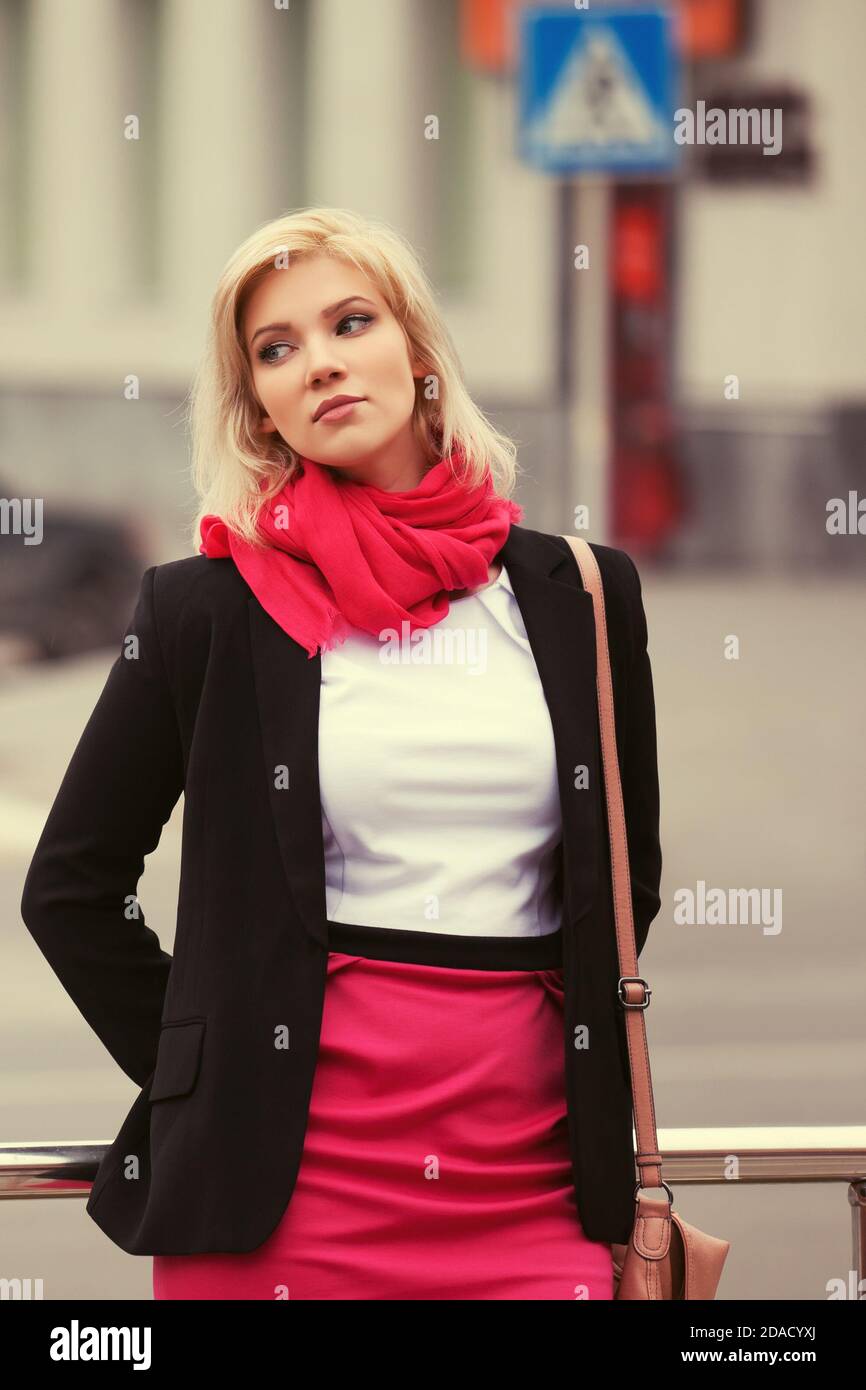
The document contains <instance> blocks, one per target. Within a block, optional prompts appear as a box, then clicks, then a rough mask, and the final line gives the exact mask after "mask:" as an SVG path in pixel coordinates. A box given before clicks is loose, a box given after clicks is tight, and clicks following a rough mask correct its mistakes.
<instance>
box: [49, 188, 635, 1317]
mask: <svg viewBox="0 0 866 1390" xmlns="http://www.w3.org/2000/svg"><path fill="white" fill-rule="evenodd" d="M192 424H193V436H194V447H195V460H194V475H195V479H196V484H197V487H198V491H199V495H200V500H201V507H200V510H199V513H198V516H197V517H196V519H195V524H194V529H193V548H194V549H195V551H196V553H195V555H193V556H191V557H190V558H187V559H181V560H177V561H174V562H172V563H169V564H163V565H157V566H153V567H152V568H150V569H149V570H147V572H146V574H145V575H144V578H143V582H142V587H141V593H140V596H139V600H138V604H137V607H136V610H135V614H134V616H133V619H132V621H131V624H130V627H129V629H128V630H127V633H126V635H125V638H124V644H123V649H122V652H121V654H120V655H119V656H118V658H117V661H116V662H115V664H114V666H113V668H112V670H111V672H110V674H109V677H108V680H107V683H106V686H105V689H104V690H103V692H102V695H101V696H100V699H99V702H98V704H97V706H96V708H95V710H94V712H93V714H92V716H91V718H90V721H89V723H88V725H87V727H86V729H85V730H84V733H83V734H82V737H81V740H80V742H79V744H78V747H77V748H76V751H75V753H74V756H73V759H72V762H71V764H70V766H69V769H68V770H67V773H66V775H65V777H64V780H63V783H62V785H61V787H60V790H59V792H58V796H57V799H56V801H55V803H54V806H53V807H52V810H51V813H50V816H49V819H48V822H47V824H46V826H45V829H44V831H43V834H42V837H41V839H40V842H39V845H38V847H37V850H36V853H35V855H34V859H33V862H32V864H31V866H30V870H29V873H28V877H27V882H26V884H25V888H24V895H23V901H22V914H23V917H24V919H25V922H26V923H27V926H28V929H29V930H30V931H31V933H32V934H33V936H34V937H35V939H36V941H37V942H38V944H39V946H40V948H41V950H42V951H43V952H44V953H45V955H46V956H47V958H48V960H49V961H50V963H51V965H52V967H53V968H54V970H55V971H56V972H57V974H58V976H59V977H60V979H61V981H62V983H63V984H64V986H65V987H66V989H67V990H68V991H69V993H70V994H71V995H72V997H73V999H74V1000H75V1002H76V1004H77V1005H78V1006H79V1008H80V1009H81V1011H82V1013H83V1014H84V1016H85V1017H86V1018H87V1020H88V1022H89V1023H90V1024H91V1026H92V1027H93V1028H94V1029H95V1031H96V1032H97V1034H98V1035H99V1037H100V1038H101V1039H102V1041H103V1042H104V1043H105V1045H106V1047H107V1048H108V1049H109V1051H110V1052H111V1054H112V1056H113V1057H114V1058H115V1059H116V1061H117V1062H118V1063H119V1065H120V1066H121V1067H123V1069H124V1070H125V1071H126V1072H127V1074H128V1075H129V1076H131V1077H132V1078H133V1079H134V1080H135V1081H136V1083H137V1084H138V1085H139V1086H140V1087H141V1092H140V1094H139V1096H138V1097H137V1099H136V1101H135V1103H134V1104H133V1106H132V1108H131V1110H130V1112H129V1114H128V1115H127V1117H126V1119H125V1121H124V1123H123V1125H122V1127H121V1129H120V1132H119V1134H118V1136H117V1138H116V1140H115V1142H114V1144H113V1145H112V1146H111V1147H110V1149H109V1150H108V1152H107V1154H106V1155H105V1157H104V1159H103V1161H102V1163H101V1165H100V1168H99V1171H98V1174H97V1176H96V1180H95V1182H94V1184H93V1189H92V1192H91V1195H90V1198H89V1201H88V1204H87V1211H88V1213H89V1214H90V1215H91V1216H92V1217H93V1219H94V1220H95V1221H96V1222H97V1224H98V1225H99V1226H100V1227H101V1228H102V1229H103V1230H104V1231H105V1232H106V1233H107V1234H108V1235H109V1236H110V1237H111V1239H112V1240H113V1241H115V1242H116V1243H117V1244H118V1245H119V1246H120V1247H121V1248H122V1249H124V1250H127V1251H129V1252H131V1253H134V1254H149V1255H153V1256H154V1267H153V1273H154V1292H155V1296H156V1297H157V1298H166V1299H188V1298H239V1299H251V1298H262V1299H277V1298H286V1297H288V1298H295V1299H481V1298H484V1299H517V1298H520V1299H575V1298H592V1299H610V1298H612V1296H613V1272H612V1253H611V1244H612V1243H615V1242H616V1243H619V1242H625V1241H626V1240H627V1239H628V1235H629V1231H630V1229H631V1224H632V1219H633V1211H634V1207H633V1199H634V1188H635V1169H634V1153H633V1144H632V1132H631V1094H630V1078H629V1064H628V1056H627V1050H626V1041H625V1028H624V1023H623V1017H622V1011H621V1006H620V1005H619V1002H618V992H617V980H618V975H619V971H618V962H617V954H616V940H615V933H614V924H613V916H612V903H611V884H610V863H609V857H608V856H609V849H608V839H607V827H606V820H605V810H604V797H603V778H602V768H601V763H600V750H599V743H598V709H597V704H596V671H595V632H594V619H593V604H592V599H591V597H590V595H589V594H588V593H587V592H586V591H585V590H584V589H583V586H582V582H581V578H580V572H579V570H578V567H577V565H576V563H575V560H574V557H573V555H572V553H571V551H570V549H569V546H568V544H567V542H566V541H565V540H564V539H563V538H562V537H558V536H553V535H545V534H542V533H540V532H537V531H532V530H529V529H526V528H524V527H522V526H520V525H519V524H518V523H519V521H520V519H521V516H522V513H521V511H520V509H519V508H518V507H517V505H516V504H515V503H514V502H513V501H511V500H510V499H509V493H510V492H511V491H512V489H513V485H514V481H515V474H516V461H515V450H514V446H513V444H511V443H510V442H509V441H508V440H506V439H505V438H503V437H502V436H501V435H500V434H498V433H497V432H496V431H495V430H494V429H493V428H492V427H491V425H490V424H489V423H488V422H487V420H486V419H485V418H484V417H483V415H482V414H481V413H480V411H479V410H478V409H477V407H476V406H475V405H474V404H473V402H472V401H471V399H470V397H469V396H468V394H467V392H466V389H465V387H464V384H463V381H462V376H461V372H460V368H459V365H458V361H457V357H456V354H455V352H454V348H453V346H452V344H451V341H450V339H449V336H448V333H447V331H446V329H445V327H444V325H443V323H442V321H441V318H440V315H439V313H438V310H437V307H436V303H435V299H434V295H433V292H432V290H431V287H430V285H429V284H428V282H427V280H426V278H425V275H424V273H423V271H422V269H421V267H420V266H419V264H418V261H417V259H416V257H415V256H414V254H413V252H412V250H411V248H410V247H409V246H407V245H406V243H405V242H404V240H403V239H402V238H401V237H399V236H398V235H397V234H396V233H394V232H393V231H392V230H391V229H389V228H387V227H385V226H382V225H381V224H377V223H374V222H370V221H367V220H365V219H363V218H361V217H359V216H356V215H354V214H350V213H348V212H342V211H336V210H330V209H323V210H308V211H305V212H301V213H298V214H295V215H292V216H287V217H283V218H280V219H278V220H277V221H275V222H273V223H270V224H269V225H267V226H265V227H263V228H262V229H261V230H259V231H258V232H256V233H255V234H254V235H253V236H252V237H250V238H249V240H248V241H247V242H246V243H245V244H244V245H243V246H241V247H240V249H239V250H238V251H237V252H236V253H235V255H234V256H233V257H232V259H231V260H230V262H229V264H228V266H227V267H226V269H225V271H224V273H223V276H222V278H221V280H220V282H219V285H218V287H217V290H216V294H215V297H214V303H213V313H212V324H211V333H210V340H209V345H208V349H207V353H206V356H205V359H204V362H203V365H202V367H201V370H200V373H199V376H198V379H197V381H196V385H195V390H194V395H193V410H192ZM593 551H594V554H595V556H596V558H597V560H598V563H599V567H600V570H601V573H602V581H603V587H604V594H605V608H606V614H607V623H608V631H609V641H610V647H611V661H612V667H613V684H614V694H615V702H616V717H617V733H618V740H619V743H620V750H619V751H620V761H621V775H622V784H623V797H624V804H625V811H626V820H627V834H628V844H629V862H630V869H631V879H632V891H633V899H634V917H635V931H636V938H637V944H638V949H640V948H641V947H642V946H643V943H644V941H645V939H646V935H647V931H648V929H649V925H650V922H651V921H652V919H653V917H654V916H655V914H656V913H657V911H658V908H659V906H660V900H659V896H658V887H659V878H660V872H661V853H660V849H659V840H658V814H659V796H658V779H657V767H656V732H655V715H654V704H653V690H652V677H651V672H650V665H649V658H648V654H647V629H646V621H645V616H644V611H643V605H642V600H641V590H640V582H639V579H638V576H637V571H636V570H635V567H634V565H633V564H632V562H631V560H630V558H629V557H628V556H627V555H626V554H625V553H624V552H623V551H619V550H615V549H612V548H610V547H606V546H602V545H594V546H593ZM181 792H183V793H184V818H183V848H182V864H181V876H180V892H179V900H178V915H177V924H176V933H175V947H174V955H173V956H170V955H168V954H166V953H165V952H164V951H162V950H161V949H160V946H159V941H158V939H157V937H156V935H155V934H154V932H153V931H152V930H151V929H150V928H148V927H147V926H146V924H145V920H144V917H143V915H142V912H141V909H140V905H139V903H138V900H137V897H136V889H137V885H138V880H139V877H140V875H141V872H142V869H143V863H144V857H145V855H147V854H149V853H150V852H151V851H152V850H153V849H154V848H155V846H156V845H157V843H158V841H159V837H160V833H161V828H162V826H163V824H164V823H165V821H166V820H167V819H168V817H169V816H170V814H171V811H172V808H173V806H174V805H175V803H176V802H177V800H178V798H179V796H180V794H181Z"/></svg>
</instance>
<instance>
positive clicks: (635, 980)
mask: <svg viewBox="0 0 866 1390" xmlns="http://www.w3.org/2000/svg"><path fill="white" fill-rule="evenodd" d="M623 985H643V988H644V998H643V999H642V1000H640V1001H639V1002H637V1003H635V1002H633V1001H632V1000H629V999H626V998H625V997H624V995H623ZM617 993H618V994H619V1002H620V1003H621V1004H622V1006H623V1008H624V1009H647V1008H649V1001H650V997H651V995H652V990H651V989H650V987H649V985H648V984H647V982H646V980H644V979H642V977H641V976H640V975H622V976H620V981H619V984H618V985H617Z"/></svg>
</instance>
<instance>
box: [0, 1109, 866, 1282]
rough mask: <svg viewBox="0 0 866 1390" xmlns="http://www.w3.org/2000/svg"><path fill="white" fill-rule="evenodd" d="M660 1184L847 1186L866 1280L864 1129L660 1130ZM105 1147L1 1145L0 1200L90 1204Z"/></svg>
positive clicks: (856, 1257)
mask: <svg viewBox="0 0 866 1390" xmlns="http://www.w3.org/2000/svg"><path fill="white" fill-rule="evenodd" d="M658 1141H659V1151H660V1153H661V1155H662V1160H663V1170H664V1177H665V1179H666V1180H667V1181H668V1182H669V1183H670V1184H671V1185H672V1186H673V1187H676V1186H677V1185H678V1184H681V1183H684V1184H688V1185H691V1184H699V1185H707V1184H710V1185H724V1184H732V1185H734V1186H741V1185H742V1184H743V1183H749V1184H751V1183H799V1182H821V1183H828V1182H830V1183H845V1184H846V1195H847V1201H848V1204H849V1206H850V1208H851V1238H852V1263H851V1268H852V1269H853V1270H855V1271H856V1274H857V1284H858V1289H859V1287H860V1283H861V1281H862V1280H863V1279H866V1125H797V1126H784V1125H768V1126H762V1125H743V1126H730V1125H723V1126H720V1127H719V1128H718V1129H710V1128H706V1127H704V1128H696V1129H659V1130H658ZM109 1147H110V1145H109V1143H107V1142H105V1141H103V1140H95V1139H94V1140H86V1139H83V1140H72V1141H70V1142H69V1143H63V1142H53V1143H47V1142H44V1141H41V1140H40V1141H38V1142H36V1143H32V1144H28V1143H5V1144H0V1199H2V1198H6V1199H10V1198H21V1197H87V1196H88V1194H89V1192H90V1187H91V1183H92V1182H93V1179H94V1177H95V1176H96V1170H97V1168H98V1166H99V1163H100V1162H101V1160H102V1157H103V1155H104V1154H105V1152H106V1150H107V1149H108V1148H109Z"/></svg>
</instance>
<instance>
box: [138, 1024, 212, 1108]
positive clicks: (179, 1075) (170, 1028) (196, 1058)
mask: <svg viewBox="0 0 866 1390" xmlns="http://www.w3.org/2000/svg"><path fill="white" fill-rule="evenodd" d="M204 1029H205V1020H204V1019H203V1018H192V1019H184V1020H183V1021H182V1022H180V1023H164V1024H163V1026H162V1032H161V1033H160V1035H159V1046H158V1048H157V1053H156V1067H155V1068H154V1073H153V1080H152V1082H151V1085H150V1099H151V1100H165V1099H166V1098H167V1097H168V1096H185V1095H188V1094H189V1092H190V1091H191V1090H192V1089H193V1087H194V1086H195V1083H196V1081H197V1080H198V1073H199V1067H200V1065H201V1051H202V1043H203V1042H204Z"/></svg>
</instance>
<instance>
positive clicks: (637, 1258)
mask: <svg viewBox="0 0 866 1390" xmlns="http://www.w3.org/2000/svg"><path fill="white" fill-rule="evenodd" d="M564 539H565V540H567V541H568V544H569V546H570V547H571V549H572V551H573V553H574V558H575V559H576V561H577V564H578V567H579V569H580V574H581V578H582V579H583V587H584V589H586V590H587V592H588V593H589V594H590V595H591V596H592V606H593V611H594V614H595V639H596V685H597V690H598V710H599V726H600V732H601V754H602V763H603V767H604V786H605V795H606V798H607V823H608V831H609V835H610V855H611V874H612V881H613V906H614V918H615V922H616V944H617V955H618V958H619V972H620V978H619V981H618V984H617V996H618V1003H619V1004H620V1005H621V1006H622V1007H623V1008H624V1009H625V1023H626V1040H627V1043H628V1055H629V1070H630V1074H631V1091H632V1103H633V1108H634V1116H635V1131H636V1135H637V1150H638V1151H637V1155H636V1163H637V1171H638V1174H639V1177H638V1181H637V1183H636V1184H635V1218H634V1227H633V1229H632V1232H631V1236H630V1237H629V1240H628V1243H627V1244H626V1245H612V1246H611V1251H612V1254H613V1267H614V1287H615V1293H614V1298H618V1299H626V1300H637V1299H712V1298H715V1296H716V1289H717V1287H718V1283H719V1279H720V1278H721V1275H722V1267H723V1265H724V1263H725V1260H726V1259H727V1255H728V1251H729V1250H730V1248H731V1247H730V1242H729V1241H727V1240H721V1239H720V1238H719V1237H718V1236H711V1235H707V1234H706V1232H704V1231H699V1230H698V1229H697V1228H696V1227H695V1226H689V1225H688V1224H687V1223H686V1222H685V1221H683V1219H682V1217H681V1216H679V1215H678V1214H677V1212H675V1211H674V1207H673V1203H674V1194H673V1192H672V1191H671V1189H670V1187H669V1186H668V1184H667V1183H666V1182H665V1181H664V1180H663V1178H662V1157H661V1154H660V1153H659V1151H658V1136H657V1134H656V1122H655V1106H654V1103H653V1089H652V1077H651V1075H650V1065H649V1052H648V1049H647V1038H646V1023H645V1020H644V1011H645V1009H646V1008H647V1006H648V1004H649V1001H650V994H651V992H652V991H651V990H650V988H649V986H648V984H647V982H646V980H644V979H643V978H642V977H641V976H640V975H638V963H637V948H636V943H635V935H634V912H633V906H632V898H631V876H630V869H629V859H628V842H627V839H626V828H625V815H624V812H623V800H622V784H621V782H620V775H619V762H618V760H617V751H616V727H615V723H614V705H613V684H612V680H611V670H610V652H609V650H608V644H607V623H606V620H605V611H604V590H603V587H602V582H601V574H600V571H599V568H598V562H597V561H596V558H595V556H594V555H593V553H592V550H591V548H590V546H589V544H588V543H587V542H586V541H585V540H583V539H582V538H581V537H580V536H566V537H565V538H564ZM650 1188H655V1189H656V1190H659V1191H660V1190H661V1189H664V1192H665V1194H666V1195H665V1196H664V1197H648V1196H645V1195H644V1193H645V1191H647V1190H648V1189H650Z"/></svg>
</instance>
